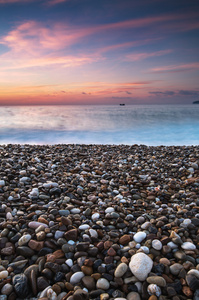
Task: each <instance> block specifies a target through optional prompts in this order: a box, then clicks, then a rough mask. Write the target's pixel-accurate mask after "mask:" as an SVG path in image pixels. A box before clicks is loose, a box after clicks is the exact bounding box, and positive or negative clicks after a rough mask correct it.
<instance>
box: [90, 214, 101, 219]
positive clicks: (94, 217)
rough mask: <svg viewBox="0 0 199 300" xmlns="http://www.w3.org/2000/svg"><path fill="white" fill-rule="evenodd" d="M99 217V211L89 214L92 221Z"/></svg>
mask: <svg viewBox="0 0 199 300" xmlns="http://www.w3.org/2000/svg"><path fill="white" fill-rule="evenodd" d="M99 217H100V214H99V213H94V214H93V215H92V216H91V219H92V220H93V221H96V220H98V219H99Z"/></svg>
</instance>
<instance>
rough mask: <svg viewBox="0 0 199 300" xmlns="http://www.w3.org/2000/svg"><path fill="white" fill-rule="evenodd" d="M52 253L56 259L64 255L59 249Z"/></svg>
mask: <svg viewBox="0 0 199 300" xmlns="http://www.w3.org/2000/svg"><path fill="white" fill-rule="evenodd" d="M53 255H54V256H55V257H56V259H58V258H62V257H65V254H64V252H63V251H62V250H61V249H59V250H56V251H55V252H53Z"/></svg>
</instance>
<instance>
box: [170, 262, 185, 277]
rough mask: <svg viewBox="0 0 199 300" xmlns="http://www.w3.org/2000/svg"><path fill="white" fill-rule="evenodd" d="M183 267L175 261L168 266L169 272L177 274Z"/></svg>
mask: <svg viewBox="0 0 199 300" xmlns="http://www.w3.org/2000/svg"><path fill="white" fill-rule="evenodd" d="M182 268H183V266H182V265H181V264H178V263H175V264H173V265H171V266H170V267H169V269H170V272H171V274H173V275H178V274H179V272H180V270H181V269H182Z"/></svg>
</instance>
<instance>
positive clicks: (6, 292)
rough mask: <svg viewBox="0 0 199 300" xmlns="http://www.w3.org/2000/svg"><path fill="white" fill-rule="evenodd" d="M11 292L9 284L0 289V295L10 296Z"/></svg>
mask: <svg viewBox="0 0 199 300" xmlns="http://www.w3.org/2000/svg"><path fill="white" fill-rule="evenodd" d="M12 291H13V286H12V285H11V284H10V283H6V284H5V285H4V286H3V287H2V289H1V294H2V295H10V293H11V292H12Z"/></svg>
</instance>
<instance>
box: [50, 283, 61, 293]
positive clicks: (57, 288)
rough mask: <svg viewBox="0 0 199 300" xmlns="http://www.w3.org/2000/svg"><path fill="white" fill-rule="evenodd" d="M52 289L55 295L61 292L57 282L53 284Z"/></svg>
mask: <svg viewBox="0 0 199 300" xmlns="http://www.w3.org/2000/svg"><path fill="white" fill-rule="evenodd" d="M52 289H53V291H54V292H55V293H56V294H57V295H59V294H60V293H61V287H60V286H59V285H58V284H53V286H52Z"/></svg>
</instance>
